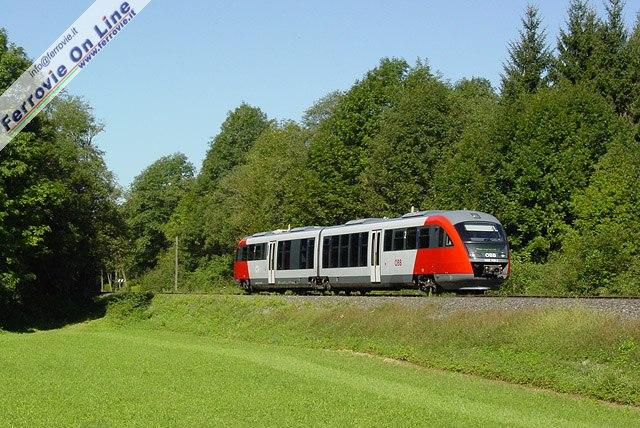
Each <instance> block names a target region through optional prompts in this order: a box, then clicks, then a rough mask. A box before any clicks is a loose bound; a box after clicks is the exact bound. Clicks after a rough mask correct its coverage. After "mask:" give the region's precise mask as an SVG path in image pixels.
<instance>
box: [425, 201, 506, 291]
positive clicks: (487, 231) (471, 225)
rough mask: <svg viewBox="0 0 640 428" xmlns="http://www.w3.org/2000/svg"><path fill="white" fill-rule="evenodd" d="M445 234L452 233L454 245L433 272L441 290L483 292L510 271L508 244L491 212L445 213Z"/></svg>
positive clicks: (500, 282)
mask: <svg viewBox="0 0 640 428" xmlns="http://www.w3.org/2000/svg"><path fill="white" fill-rule="evenodd" d="M444 217H446V218H447V220H448V221H447V223H448V224H444V226H445V228H446V229H447V233H449V234H450V235H451V236H452V238H453V239H452V241H453V248H452V250H451V255H450V256H449V257H447V259H455V260H457V261H458V262H457V264H456V265H455V269H453V267H454V266H453V264H452V262H450V263H443V264H442V267H443V268H444V269H441V270H440V271H439V272H438V271H436V273H435V275H434V280H435V282H436V283H437V284H438V285H439V286H440V287H441V288H442V289H444V290H451V291H456V292H457V291H460V292H465V291H469V292H483V291H488V290H494V289H497V288H499V287H500V285H501V284H502V283H503V282H504V281H505V280H506V279H507V277H508V276H509V273H510V269H511V267H510V257H509V243H508V241H507V236H506V234H505V232H504V229H503V227H502V225H501V224H500V222H499V221H498V219H496V218H495V217H493V216H492V215H490V214H486V213H480V212H471V211H452V212H449V213H446V214H445V215H444Z"/></svg>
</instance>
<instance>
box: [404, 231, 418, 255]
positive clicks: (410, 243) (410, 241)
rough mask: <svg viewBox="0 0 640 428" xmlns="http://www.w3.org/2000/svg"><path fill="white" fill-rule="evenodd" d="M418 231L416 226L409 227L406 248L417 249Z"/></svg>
mask: <svg viewBox="0 0 640 428" xmlns="http://www.w3.org/2000/svg"><path fill="white" fill-rule="evenodd" d="M416 233H417V230H416V228H415V227H410V228H408V229H407V235H406V236H407V239H406V244H405V249H407V250H415V249H416Z"/></svg>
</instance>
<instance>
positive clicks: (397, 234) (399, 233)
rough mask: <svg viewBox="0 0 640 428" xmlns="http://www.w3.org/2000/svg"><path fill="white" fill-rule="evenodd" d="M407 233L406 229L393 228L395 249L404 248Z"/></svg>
mask: <svg viewBox="0 0 640 428" xmlns="http://www.w3.org/2000/svg"><path fill="white" fill-rule="evenodd" d="M406 233H407V231H406V229H394V230H393V251H400V250H404V239H405V234H406Z"/></svg>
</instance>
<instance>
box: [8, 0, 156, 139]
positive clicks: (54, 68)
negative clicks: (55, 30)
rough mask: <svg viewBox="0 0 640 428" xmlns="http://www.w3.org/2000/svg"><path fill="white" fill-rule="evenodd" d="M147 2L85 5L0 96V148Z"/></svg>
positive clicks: (103, 1)
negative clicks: (69, 24) (74, 19)
mask: <svg viewBox="0 0 640 428" xmlns="http://www.w3.org/2000/svg"><path fill="white" fill-rule="evenodd" d="M150 1H151V0H127V1H123V0H96V1H95V2H94V3H93V4H92V5H91V6H89V8H88V9H87V10H86V11H85V12H84V13H83V14H82V15H80V17H79V18H78V19H76V21H75V22H74V23H73V24H71V26H70V27H69V28H68V29H67V30H66V31H65V32H64V33H62V35H61V36H60V37H58V39H56V41H55V42H53V44H52V45H51V46H49V48H48V49H47V50H46V51H45V52H44V53H43V54H42V55H40V57H39V58H37V59H36V60H35V62H34V63H33V64H32V65H31V67H29V68H28V69H27V70H26V71H25V72H24V73H22V75H21V76H20V77H19V78H18V80H16V81H15V82H14V83H13V84H12V85H11V86H10V87H9V89H7V90H6V91H5V92H4V93H3V94H2V96H0V123H1V125H0V150H2V149H3V148H4V147H5V146H6V145H7V144H9V142H10V141H11V140H12V139H13V138H14V137H15V136H16V135H17V134H18V133H19V132H20V131H21V130H22V128H24V127H25V126H26V125H27V124H28V123H29V122H30V121H31V120H32V119H33V118H34V117H35V116H36V115H37V114H38V112H40V110H42V109H43V108H44V107H45V106H46V105H47V104H48V103H49V102H50V101H51V100H52V99H53V98H55V96H56V94H57V93H58V92H60V91H61V90H62V89H63V88H64V87H65V86H67V85H68V84H69V82H70V81H71V80H72V79H73V77H74V76H75V75H76V74H78V73H79V72H80V70H82V69H83V68H84V67H85V66H86V65H87V64H88V63H89V61H91V59H92V58H93V57H94V56H96V55H98V53H99V52H100V50H101V49H103V48H104V47H105V46H106V45H107V43H109V42H110V41H111V39H113V38H114V37H115V36H116V35H117V34H118V33H119V32H120V31H122V29H123V28H124V27H125V26H126V25H128V24H129V23H130V22H131V20H132V19H133V18H134V17H135V16H136V14H137V13H139V12H140V11H141V10H142V9H143V8H144V7H145V6H146V5H147V4H149V2H150ZM25 19H26V17H25Z"/></svg>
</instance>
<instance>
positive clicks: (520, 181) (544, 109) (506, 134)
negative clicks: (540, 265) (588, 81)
mask: <svg viewBox="0 0 640 428" xmlns="http://www.w3.org/2000/svg"><path fill="white" fill-rule="evenodd" d="M502 114H503V115H504V116H503V117H502V118H501V119H500V120H498V123H499V127H498V128H496V130H495V131H494V135H493V136H492V138H494V139H495V140H496V141H497V142H498V144H500V146H501V149H500V151H501V152H502V158H501V159H500V165H499V166H498V168H496V170H495V171H494V172H493V174H494V175H493V179H492V181H493V183H494V184H493V185H494V186H495V187H496V189H497V190H498V191H499V194H500V200H501V202H500V203H499V204H498V207H497V214H498V215H499V218H500V219H501V220H502V221H503V224H504V225H505V227H506V229H507V233H508V234H509V235H510V237H511V241H512V244H513V245H514V248H516V249H518V250H522V251H523V252H524V253H525V254H526V257H527V258H530V259H531V260H533V261H536V262H542V261H545V260H546V258H547V256H548V254H549V252H550V251H557V250H559V249H560V247H561V243H562V237H563V235H564V234H565V233H566V232H567V231H568V230H569V228H570V226H572V225H573V221H574V218H575V214H574V212H573V209H572V202H571V201H572V198H573V196H574V195H575V194H576V192H579V191H582V190H583V189H585V188H586V187H587V185H588V184H589V179H590V176H591V174H592V173H593V171H594V169H595V166H596V164H597V162H598V160H599V158H600V157H601V156H602V155H604V154H605V153H606V152H607V150H608V147H609V144H610V142H611V141H612V140H614V139H615V138H618V137H619V136H620V135H628V134H629V132H631V129H630V127H629V125H628V124H627V123H626V122H625V121H623V120H621V119H620V118H618V117H617V115H616V114H615V112H614V111H613V109H612V107H611V106H610V105H609V104H608V103H607V102H606V101H605V100H604V99H603V98H602V97H601V96H599V95H598V94H594V93H593V92H592V91H591V90H589V89H588V88H586V87H583V86H563V87H560V88H553V89H547V90H544V91H539V92H538V93H537V94H534V95H531V96H529V97H527V98H526V99H524V98H523V99H521V100H520V105H519V106H518V108H510V109H508V110H504V111H503V112H502Z"/></svg>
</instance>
